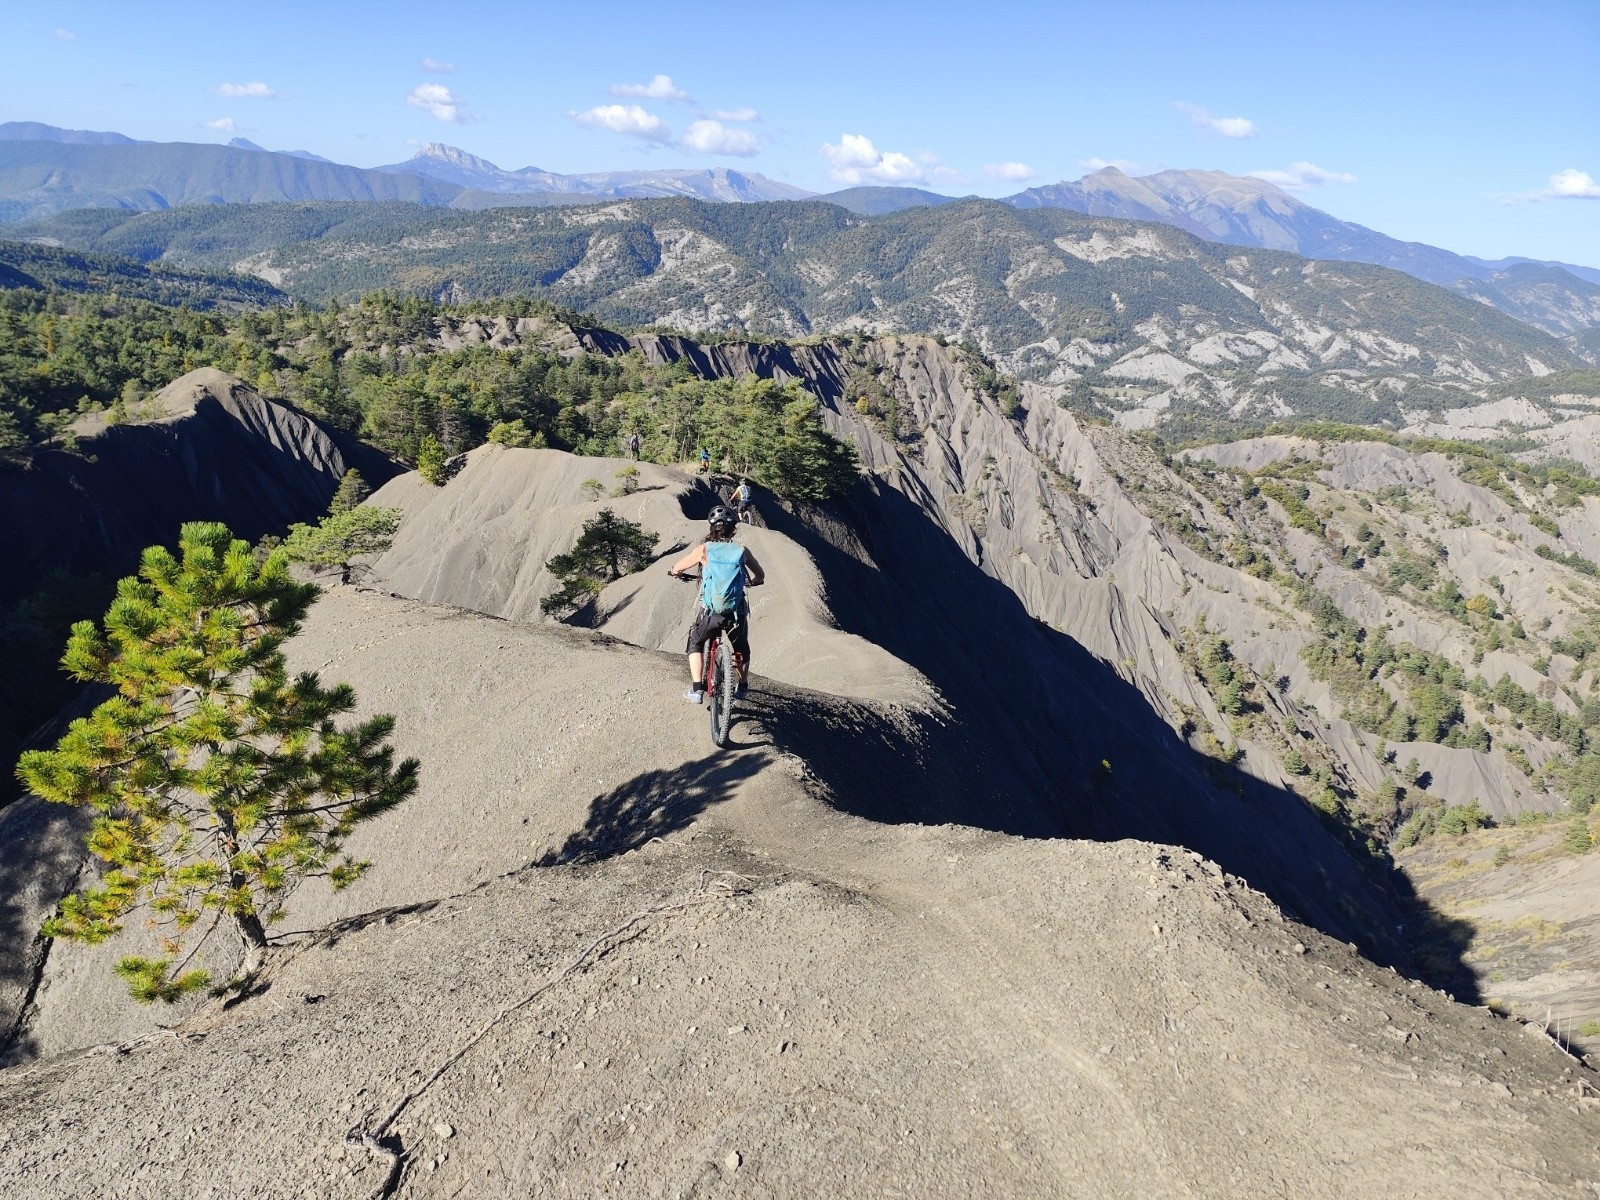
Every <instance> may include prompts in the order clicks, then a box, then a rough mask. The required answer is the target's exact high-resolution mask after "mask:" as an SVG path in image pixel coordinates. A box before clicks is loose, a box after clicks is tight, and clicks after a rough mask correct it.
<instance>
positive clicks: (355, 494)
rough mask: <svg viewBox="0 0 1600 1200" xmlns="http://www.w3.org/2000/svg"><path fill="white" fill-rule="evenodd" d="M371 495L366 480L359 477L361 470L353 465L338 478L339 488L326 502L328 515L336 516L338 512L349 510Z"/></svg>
mask: <svg viewBox="0 0 1600 1200" xmlns="http://www.w3.org/2000/svg"><path fill="white" fill-rule="evenodd" d="M370 495H372V489H371V488H369V487H368V486H367V481H366V480H365V479H363V478H361V472H360V471H357V470H356V469H355V468H354V467H352V468H351V469H350V470H348V471H346V472H345V473H344V478H343V479H341V480H339V489H338V491H336V492H334V493H333V499H332V500H330V501H329V502H328V515H329V516H331V517H336V516H338V515H339V514H340V513H346V512H349V511H350V510H351V509H352V508H356V507H357V506H359V505H360V504H362V503H363V502H365V500H366V498H367V497H368V496H370Z"/></svg>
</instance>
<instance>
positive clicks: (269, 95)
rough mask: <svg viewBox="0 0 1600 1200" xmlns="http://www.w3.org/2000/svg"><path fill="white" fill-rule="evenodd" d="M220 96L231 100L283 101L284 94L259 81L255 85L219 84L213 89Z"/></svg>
mask: <svg viewBox="0 0 1600 1200" xmlns="http://www.w3.org/2000/svg"><path fill="white" fill-rule="evenodd" d="M211 90H212V91H213V92H215V93H216V94H217V95H219V96H227V97H228V98H229V99H231V100H281V99H283V93H282V92H275V91H273V90H272V89H271V88H269V87H268V86H267V85H266V84H264V83H262V82H261V81H260V80H257V81H256V82H255V83H219V84H217V86H216V87H214V88H212V89H211Z"/></svg>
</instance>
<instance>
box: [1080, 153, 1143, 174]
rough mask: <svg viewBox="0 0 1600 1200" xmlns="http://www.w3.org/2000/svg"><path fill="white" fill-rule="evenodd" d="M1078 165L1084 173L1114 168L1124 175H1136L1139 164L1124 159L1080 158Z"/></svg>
mask: <svg viewBox="0 0 1600 1200" xmlns="http://www.w3.org/2000/svg"><path fill="white" fill-rule="evenodd" d="M1078 165H1079V166H1080V167H1082V168H1083V169H1084V170H1085V171H1104V170H1105V169H1106V168H1107V167H1115V168H1116V169H1117V170H1119V171H1121V172H1122V173H1123V174H1124V175H1136V174H1138V172H1139V164H1138V163H1136V162H1131V161H1129V160H1128V159H1126V158H1098V157H1097V158H1080V159H1079V160H1078Z"/></svg>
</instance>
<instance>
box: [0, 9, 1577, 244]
mask: <svg viewBox="0 0 1600 1200" xmlns="http://www.w3.org/2000/svg"><path fill="white" fill-rule="evenodd" d="M1597 63H1600V0H1521V2H1520V3H1512V2H1511V0H1502V2H1499V3H1480V2H1474V0H1457V2H1455V3H1432V2H1426V0H1413V2H1408V0H1387V2H1386V3H1365V2H1362V0H1341V2H1339V3H1322V2H1315V0H1277V2H1276V3H1257V2H1254V0H1251V2H1244V0H1237V2H1230V0H1211V2H1209V3H1194V2H1190V3H1181V4H1180V3H1166V2H1164V0H1149V2H1144V3H1140V2H1138V0H1125V2H1123V3H1120V4H1112V3H1106V2H1105V0H1101V2H1099V3H1095V4H1081V3H1075V2H1062V3H1055V4H1019V3H1012V2H1010V0H989V2H987V3H984V4H981V5H971V4H963V5H956V4H946V3H942V2H941V0H927V2H925V3H921V4H902V3H877V4H874V3H863V2H860V0H858V2H856V3H849V4H845V3H835V2H833V0H814V2H811V3H807V4H805V5H792V6H791V5H771V6H762V5H755V4H750V3H742V4H721V3H702V4H679V5H668V4H660V3H657V4H648V5H647V4H635V3H626V2H613V3H609V4H592V5H575V4H571V3H564V4H559V5H557V4H544V3H523V4H512V3H498V2H496V0H476V2H475V3H473V4H470V5H456V6H443V5H438V4H435V3H427V4H421V3H409V2H396V3H389V4H383V5H379V4H351V3H342V4H341V3H328V2H324V3H321V4H306V3H299V2H294V0H289V2H279V3H276V4H272V5H249V6H245V5H229V4H217V3H214V2H213V3H206V4H191V3H165V4H156V5H148V6H134V5H127V4H123V3H117V4H112V3H74V2H71V0H53V2H51V3H42V2H36V0H7V4H6V6H5V8H4V11H3V12H0V120H38V121H45V122H48V123H50V124H55V125H65V126H70V127H73V128H88V129H114V130H117V131H119V132H122V133H126V134H129V135H130V136H133V137H139V138H148V139H152V140H159V141H226V140H227V139H228V138H229V137H231V136H234V135H235V134H238V135H239V136H244V137H248V138H250V139H251V140H253V141H256V142H258V143H260V144H261V145H263V146H266V147H268V148H269V149H306V150H311V151H313V152H315V153H318V154H322V155H325V156H326V157H328V158H332V159H335V160H337V161H340V162H349V163H355V164H357V165H360V166H375V165H378V164H380V163H389V162H397V161H400V160H403V159H405V158H407V157H409V156H410V155H411V154H412V153H413V152H414V149H415V147H416V146H417V145H419V144H421V143H423V142H429V141H442V142H448V143H450V144H452V145H455V146H460V147H461V148H463V149H465V150H468V151H470V152H472V153H474V154H478V155H481V156H482V157H484V158H488V159H490V160H492V161H494V162H496V163H498V164H499V165H501V166H503V167H513V168H514V167H523V166H529V165H536V166H539V167H543V168H545V169H548V170H554V171H563V172H577V171H593V170H606V169H625V168H636V167H649V166H730V167H737V168H739V169H743V170H750V171H759V172H761V173H762V174H765V175H768V176H770V177H772V178H774V179H781V180H785V181H787V182H791V183H795V184H798V185H800V186H802V187H806V188H809V189H812V190H815V191H828V190H833V189H836V188H839V187H843V186H846V185H847V184H849V183H851V182H855V181H861V182H878V181H883V182H900V183H911V184H915V185H917V186H924V187H929V188H932V189H933V190H936V191H943V192H948V193H952V194H966V193H969V192H977V193H980V194H983V195H1005V194H1008V193H1011V192H1014V191H1017V190H1020V189H1021V188H1023V187H1026V186H1030V185H1032V184H1037V183H1048V182H1054V181H1056V180H1059V179H1074V178H1077V177H1078V176H1080V175H1082V174H1083V173H1084V172H1085V171H1086V170H1088V169H1092V166H1093V164H1095V163H1097V162H1117V163H1121V164H1131V165H1130V166H1128V167H1127V169H1129V170H1131V171H1133V172H1134V173H1139V172H1145V171H1150V170H1154V169H1160V168H1162V167H1207V168H1213V169H1217V170H1224V171H1230V172H1234V173H1238V174H1245V173H1251V172H1272V173H1274V174H1272V175H1269V176H1268V177H1269V178H1275V179H1278V180H1281V181H1283V182H1285V183H1287V184H1289V185H1291V186H1293V187H1295V188H1296V189H1298V190H1297V193H1296V194H1297V195H1299V196H1300V197H1301V198H1302V199H1303V200H1305V201H1306V202H1308V203H1310V204H1313V205H1315V206H1317V207H1318V208H1322V209H1325V210H1327V211H1328V212H1331V213H1333V214H1335V215H1336V216H1340V217H1343V218H1346V219H1348V220H1353V221H1359V222H1361V223H1362V224H1364V225H1369V226H1371V227H1373V228H1375V229H1379V230H1382V231H1383V232H1385V233H1388V234H1391V235H1393V236H1395V237H1401V238H1407V239H1414V240H1417V241H1425V242H1429V243H1432V244H1434V245H1439V246H1444V247H1447V248H1449V249H1451V250H1456V251H1458V252H1461V253H1467V254H1478V255H1482V256H1485V257H1498V256H1501V255H1507V254H1523V255H1529V256H1532V257H1539V258H1557V259H1564V260H1566V261H1571V262H1579V263H1588V264H1593V265H1600V90H1597V88H1596V79H1597V71H1596V64H1597ZM658 76H660V77H665V79H658V78H657V77H658ZM230 123H231V124H230Z"/></svg>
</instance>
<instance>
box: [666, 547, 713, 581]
mask: <svg viewBox="0 0 1600 1200" xmlns="http://www.w3.org/2000/svg"><path fill="white" fill-rule="evenodd" d="M705 565H706V544H705V543H704V542H701V543H700V544H699V545H698V546H696V547H695V548H694V549H693V550H691V551H689V553H687V554H685V555H684V556H683V557H682V558H680V559H679V560H678V561H677V562H675V563H673V564H672V565H671V566H670V567H668V568H667V573H668V574H669V575H682V574H683V573H684V572H685V571H687V570H688V569H689V568H690V567H704V566H705Z"/></svg>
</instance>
